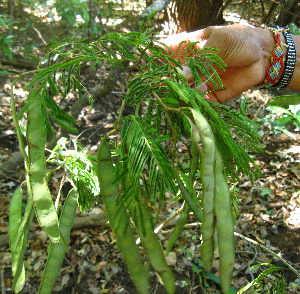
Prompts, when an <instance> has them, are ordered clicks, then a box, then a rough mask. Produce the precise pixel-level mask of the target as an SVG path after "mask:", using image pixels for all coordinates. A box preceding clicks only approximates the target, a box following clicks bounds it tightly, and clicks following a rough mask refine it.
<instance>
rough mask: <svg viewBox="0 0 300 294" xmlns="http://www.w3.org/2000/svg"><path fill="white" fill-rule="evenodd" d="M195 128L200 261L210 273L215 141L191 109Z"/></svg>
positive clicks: (212, 251) (200, 115)
mask: <svg viewBox="0 0 300 294" xmlns="http://www.w3.org/2000/svg"><path fill="white" fill-rule="evenodd" d="M192 114H193V117H194V119H195V123H196V127H197V129H198V132H199V135H200V137H201V141H202V145H203V148H202V156H201V181H202V208H203V221H202V226H201V231H202V245H201V259H202V261H203V263H204V265H205V268H206V270H207V271H210V270H211V268H212V265H213V257H214V231H215V217H214V198H215V196H214V193H215V191H214V188H215V177H214V161H215V139H214V136H213V132H212V130H211V128H210V125H209V123H208V122H207V120H206V119H205V117H204V116H203V115H202V114H201V113H200V112H199V111H197V110H194V109H192Z"/></svg>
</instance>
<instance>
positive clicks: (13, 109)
mask: <svg viewBox="0 0 300 294" xmlns="http://www.w3.org/2000/svg"><path fill="white" fill-rule="evenodd" d="M19 79H20V77H18V78H16V79H15V80H14V81H13V83H12V86H11V94H10V108H11V112H12V117H13V123H14V125H15V129H16V132H17V137H18V141H19V148H20V151H21V153H22V155H23V157H24V161H25V169H26V172H28V167H29V159H28V156H27V153H26V151H25V145H24V141H23V136H22V132H21V129H20V126H19V123H18V116H17V110H16V105H15V99H14V85H15V84H16V82H17V81H18V80H19Z"/></svg>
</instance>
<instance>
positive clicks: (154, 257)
mask: <svg viewBox="0 0 300 294" xmlns="http://www.w3.org/2000/svg"><path fill="white" fill-rule="evenodd" d="M140 198H141V197H140ZM129 211H130V213H131V215H132V216H133V220H134V223H135V225H136V227H137V229H138V232H139V236H140V239H141V243H142V245H143V248H144V250H145V253H146V255H147V257H148V259H149V262H150V264H151V265H152V267H153V269H154V270H155V272H156V273H157V274H158V275H159V276H160V278H161V280H162V282H163V283H164V286H165V289H166V290H167V292H168V293H169V294H173V293H174V292H175V279H174V276H173V272H172V270H171V268H170V267H169V266H168V264H167V261H166V257H165V254H164V252H163V248H162V246H161V244H160V242H159V240H158V238H157V235H156V234H155V233H154V230H153V227H152V224H151V221H150V219H149V215H148V211H147V209H146V207H145V205H144V203H143V202H142V199H137V198H136V197H134V199H132V200H131V202H130V205H129Z"/></svg>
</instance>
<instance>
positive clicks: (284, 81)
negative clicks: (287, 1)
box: [275, 26, 296, 88]
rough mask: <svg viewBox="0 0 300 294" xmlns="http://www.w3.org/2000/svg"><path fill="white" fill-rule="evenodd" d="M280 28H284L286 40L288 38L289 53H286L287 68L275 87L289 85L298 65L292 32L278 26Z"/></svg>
mask: <svg viewBox="0 0 300 294" xmlns="http://www.w3.org/2000/svg"><path fill="white" fill-rule="evenodd" d="M276 29H278V30H282V33H283V34H284V37H285V40H286V44H287V45H286V47H287V54H286V61H285V68H284V71H283V74H282V76H281V78H280V80H279V81H278V83H277V84H276V85H275V87H279V88H284V87H287V86H288V84H289V83H290V81H291V79H292V76H293V73H294V70H295V65H296V48H295V43H294V41H293V38H292V36H291V34H290V33H289V32H288V31H287V30H286V29H283V28H281V27H279V26H277V27H276Z"/></svg>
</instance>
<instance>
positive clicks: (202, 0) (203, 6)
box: [165, 0, 224, 34]
mask: <svg viewBox="0 0 300 294" xmlns="http://www.w3.org/2000/svg"><path fill="white" fill-rule="evenodd" d="M222 6H223V0H189V1H185V0H173V1H172V2H171V3H170V4H169V6H168V7H167V9H166V13H165V19H166V26H167V30H168V31H169V32H170V33H171V34H173V33H180V32H183V31H186V32H191V31H195V30H199V29H202V28H205V27H207V26H210V25H220V24H224V19H223V14H222Z"/></svg>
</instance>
